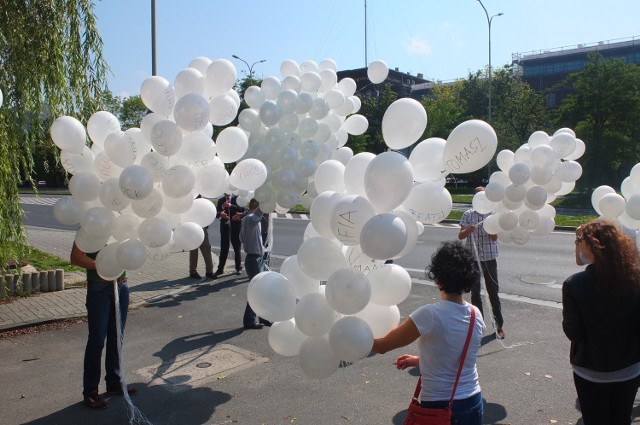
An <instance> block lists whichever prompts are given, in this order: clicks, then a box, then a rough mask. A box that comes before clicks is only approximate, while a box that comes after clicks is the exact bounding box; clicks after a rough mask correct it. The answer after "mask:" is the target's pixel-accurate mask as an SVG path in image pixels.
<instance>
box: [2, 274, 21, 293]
mask: <svg viewBox="0 0 640 425" xmlns="http://www.w3.org/2000/svg"><path fill="white" fill-rule="evenodd" d="M17 279H18V275H17V274H5V275H4V281H5V284H6V285H7V293H8V295H14V294H15V293H16V280H17Z"/></svg>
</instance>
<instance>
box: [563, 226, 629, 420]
mask: <svg viewBox="0 0 640 425" xmlns="http://www.w3.org/2000/svg"><path fill="white" fill-rule="evenodd" d="M576 263H577V264H578V265H586V266H587V267H586V269H585V270H584V271H581V272H579V273H576V274H574V275H573V276H571V277H569V278H568V279H567V280H566V281H565V282H564V284H563V286H562V305H563V312H562V316H563V319H562V327H563V329H564V333H565V335H567V338H569V340H571V352H570V361H571V365H572V366H573V377H574V383H575V386H576V391H577V393H578V399H579V401H580V407H581V410H582V418H583V421H584V423H585V425H591V424H597V425H600V424H610V425H614V424H625V425H626V424H629V423H631V410H632V409H633V403H634V399H635V396H636V392H637V388H638V385H639V384H640V256H639V254H638V249H637V247H636V243H635V241H634V240H633V239H631V238H630V237H628V236H627V235H626V234H625V233H624V232H623V231H622V229H621V228H620V226H619V225H618V224H617V223H615V222H613V221H610V220H606V219H597V220H593V221H590V222H589V223H587V224H584V225H582V226H580V227H578V229H576Z"/></svg>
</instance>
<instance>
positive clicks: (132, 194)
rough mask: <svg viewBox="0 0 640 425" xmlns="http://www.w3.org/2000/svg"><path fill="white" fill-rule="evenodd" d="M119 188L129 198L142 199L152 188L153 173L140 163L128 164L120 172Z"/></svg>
mask: <svg viewBox="0 0 640 425" xmlns="http://www.w3.org/2000/svg"><path fill="white" fill-rule="evenodd" d="M118 182H119V184H120V190H121V191H122V193H123V194H124V195H125V196H126V197H127V198H129V199H135V200H140V199H144V198H146V197H147V196H149V194H151V191H152V190H153V175H152V174H151V172H150V171H149V170H148V169H146V168H145V167H142V166H140V165H129V166H128V167H126V168H125V169H124V170H122V172H121V173H120V178H119V179H118Z"/></svg>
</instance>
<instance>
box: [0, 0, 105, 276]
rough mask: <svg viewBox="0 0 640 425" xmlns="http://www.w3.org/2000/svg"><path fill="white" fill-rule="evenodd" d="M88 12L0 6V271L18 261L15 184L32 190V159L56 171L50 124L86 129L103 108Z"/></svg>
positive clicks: (19, 2)
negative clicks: (64, 122) (62, 120)
mask: <svg viewBox="0 0 640 425" xmlns="http://www.w3.org/2000/svg"><path fill="white" fill-rule="evenodd" d="M93 7H94V5H93V2H91V1H89V0H48V1H44V0H40V1H25V0H0V89H1V90H2V91H3V94H4V105H3V106H2V108H1V109H0V140H2V143H0V269H2V268H3V267H4V265H5V264H6V263H7V260H8V259H11V258H18V257H20V256H21V255H22V253H21V252H17V251H19V250H20V248H19V247H20V246H22V244H21V243H22V242H24V241H25V235H24V229H23V226H22V219H21V214H22V209H21V207H20V201H19V197H18V186H19V183H20V182H21V180H22V179H25V180H27V181H28V182H30V183H31V185H32V186H34V182H33V171H34V156H36V157H37V159H38V162H41V163H42V164H43V166H44V167H45V168H55V167H56V162H57V161H58V159H57V154H56V150H57V149H56V148H55V146H54V145H53V143H52V141H51V138H50V136H49V133H48V128H49V126H50V124H51V122H52V120H53V119H55V118H56V117H58V116H61V115H72V116H75V117H76V118H78V119H80V120H81V121H82V122H84V123H86V121H87V119H88V117H89V116H90V114H91V113H92V112H94V111H96V110H98V109H99V108H100V106H101V99H102V92H103V91H104V90H105V88H106V86H105V83H106V72H107V66H106V63H105V61H104V58H103V56H102V40H101V38H100V36H99V33H98V30H97V27H96V21H95V15H94V11H93ZM36 150H37V152H36ZM34 154H37V155H34ZM11 241H15V242H20V243H18V244H11V243H10V242H11Z"/></svg>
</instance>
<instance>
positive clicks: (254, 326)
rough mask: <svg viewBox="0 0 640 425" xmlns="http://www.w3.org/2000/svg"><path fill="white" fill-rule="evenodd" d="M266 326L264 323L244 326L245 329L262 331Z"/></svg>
mask: <svg viewBox="0 0 640 425" xmlns="http://www.w3.org/2000/svg"><path fill="white" fill-rule="evenodd" d="M263 327H264V325H263V324H262V323H251V324H248V325H244V328H245V329H262V328H263Z"/></svg>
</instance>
